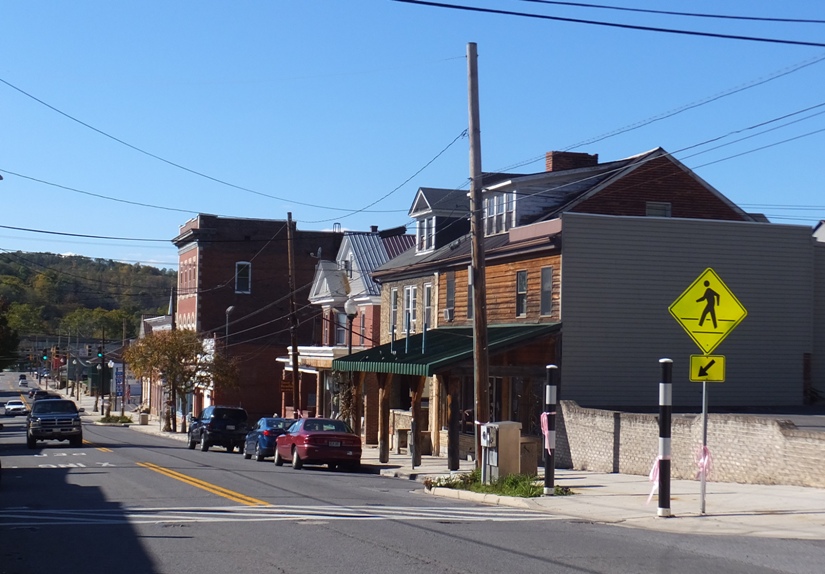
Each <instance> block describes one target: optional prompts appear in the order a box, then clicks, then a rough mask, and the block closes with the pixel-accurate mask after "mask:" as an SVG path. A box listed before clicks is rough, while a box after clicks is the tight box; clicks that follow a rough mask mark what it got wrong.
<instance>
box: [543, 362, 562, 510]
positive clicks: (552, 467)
mask: <svg viewBox="0 0 825 574" xmlns="http://www.w3.org/2000/svg"><path fill="white" fill-rule="evenodd" d="M558 372H559V368H558V367H557V366H556V365H547V385H546V387H545V391H544V413H543V414H542V421H541V422H542V429H541V430H542V431H543V433H544V495H545V496H553V495H554V494H555V492H556V487H555V478H556V456H555V455H556V405H558V402H559V400H558V388H559V384H558Z"/></svg>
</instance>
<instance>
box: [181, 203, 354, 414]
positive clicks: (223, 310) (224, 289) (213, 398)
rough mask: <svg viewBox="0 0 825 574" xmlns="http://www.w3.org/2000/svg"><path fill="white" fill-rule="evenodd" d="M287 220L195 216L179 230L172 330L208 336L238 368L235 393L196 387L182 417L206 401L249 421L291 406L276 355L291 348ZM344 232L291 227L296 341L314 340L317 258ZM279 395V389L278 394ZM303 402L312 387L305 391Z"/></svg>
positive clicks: (333, 248)
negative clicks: (234, 409) (236, 409)
mask: <svg viewBox="0 0 825 574" xmlns="http://www.w3.org/2000/svg"><path fill="white" fill-rule="evenodd" d="M288 225H289V223H288V221H286V220H271V219H235V218H227V217H219V216H214V215H205V214H201V215H198V216H197V217H195V218H193V219H190V220H189V221H187V222H186V223H185V224H184V225H182V226H181V228H180V233H179V234H178V236H177V237H175V238H174V239H173V240H172V242H173V243H174V244H175V246H176V247H177V248H178V257H179V271H178V294H177V306H176V312H175V326H176V328H178V329H192V330H194V331H197V332H198V333H200V334H201V335H202V336H203V337H205V338H214V339H215V341H216V343H217V346H218V348H223V349H226V351H227V352H228V353H229V354H230V355H231V356H232V357H233V358H234V359H236V360H237V361H238V363H239V365H240V381H239V383H240V386H239V388H238V389H237V390H232V391H226V390H225V391H223V392H221V391H220V390H214V389H202V390H200V391H199V392H196V393H195V394H194V395H193V396H192V397H187V398H186V399H184V401H185V404H182V405H180V408H181V410H182V411H184V412H190V411H199V410H200V409H202V408H203V407H205V406H208V405H210V404H224V405H241V406H243V407H244V408H246V410H247V411H248V412H249V414H250V418H252V419H253V420H254V419H255V418H256V417H260V416H272V414H273V413H275V412H277V413H282V412H283V410H284V407H285V406H291V405H292V404H293V400H294V397H293V396H292V393H291V392H288V391H286V389H287V388H288V385H284V388H283V389H282V382H283V378H284V376H283V366H282V364H280V363H278V362H277V361H276V359H277V357H278V356H280V355H284V354H286V353H287V350H288V348H289V347H290V344H291V324H292V321H291V302H292V298H291V297H290V289H289V270H290V263H289V243H288V235H289V234H288V231H287V230H288ZM342 237H343V233H342V232H341V231H340V230H338V229H336V230H333V231H300V230H298V229H297V225H296V224H295V222H294V221H293V222H292V248H293V253H294V274H295V275H294V285H295V294H294V301H295V309H296V313H295V314H296V318H297V325H298V326H297V329H296V333H295V334H296V338H297V340H298V341H301V342H302V343H304V344H311V343H312V342H315V341H319V340H320V333H321V331H320V325H321V322H320V318H319V317H318V310H317V308H313V307H311V306H308V305H306V301H307V296H308V293H309V289H310V286H311V285H312V281H313V277H314V275H315V264H316V263H317V259H316V257H314V256H317V254H318V253H319V250H320V252H321V253H336V252H337V251H338V248H339V246H340V244H341V239H342ZM282 391H284V392H282ZM302 391H303V396H304V400H303V401H301V404H308V395H309V394H310V393H314V388H313V389H308V388H303V389H302Z"/></svg>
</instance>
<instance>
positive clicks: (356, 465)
mask: <svg viewBox="0 0 825 574" xmlns="http://www.w3.org/2000/svg"><path fill="white" fill-rule="evenodd" d="M347 470H348V471H350V472H358V471H359V470H361V461H360V460H356V461H353V462H350V463H347Z"/></svg>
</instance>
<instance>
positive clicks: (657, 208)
mask: <svg viewBox="0 0 825 574" xmlns="http://www.w3.org/2000/svg"><path fill="white" fill-rule="evenodd" d="M645 215H646V216H648V217H671V213H670V202H669V201H647V202H645Z"/></svg>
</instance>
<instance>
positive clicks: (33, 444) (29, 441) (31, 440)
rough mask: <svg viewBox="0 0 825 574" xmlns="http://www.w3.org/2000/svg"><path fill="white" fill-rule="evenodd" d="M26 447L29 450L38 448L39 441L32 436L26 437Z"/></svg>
mask: <svg viewBox="0 0 825 574" xmlns="http://www.w3.org/2000/svg"><path fill="white" fill-rule="evenodd" d="M26 446H27V447H29V448H35V447H37V440H36V439H35V438H34V437H33V436H31V435H26Z"/></svg>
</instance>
